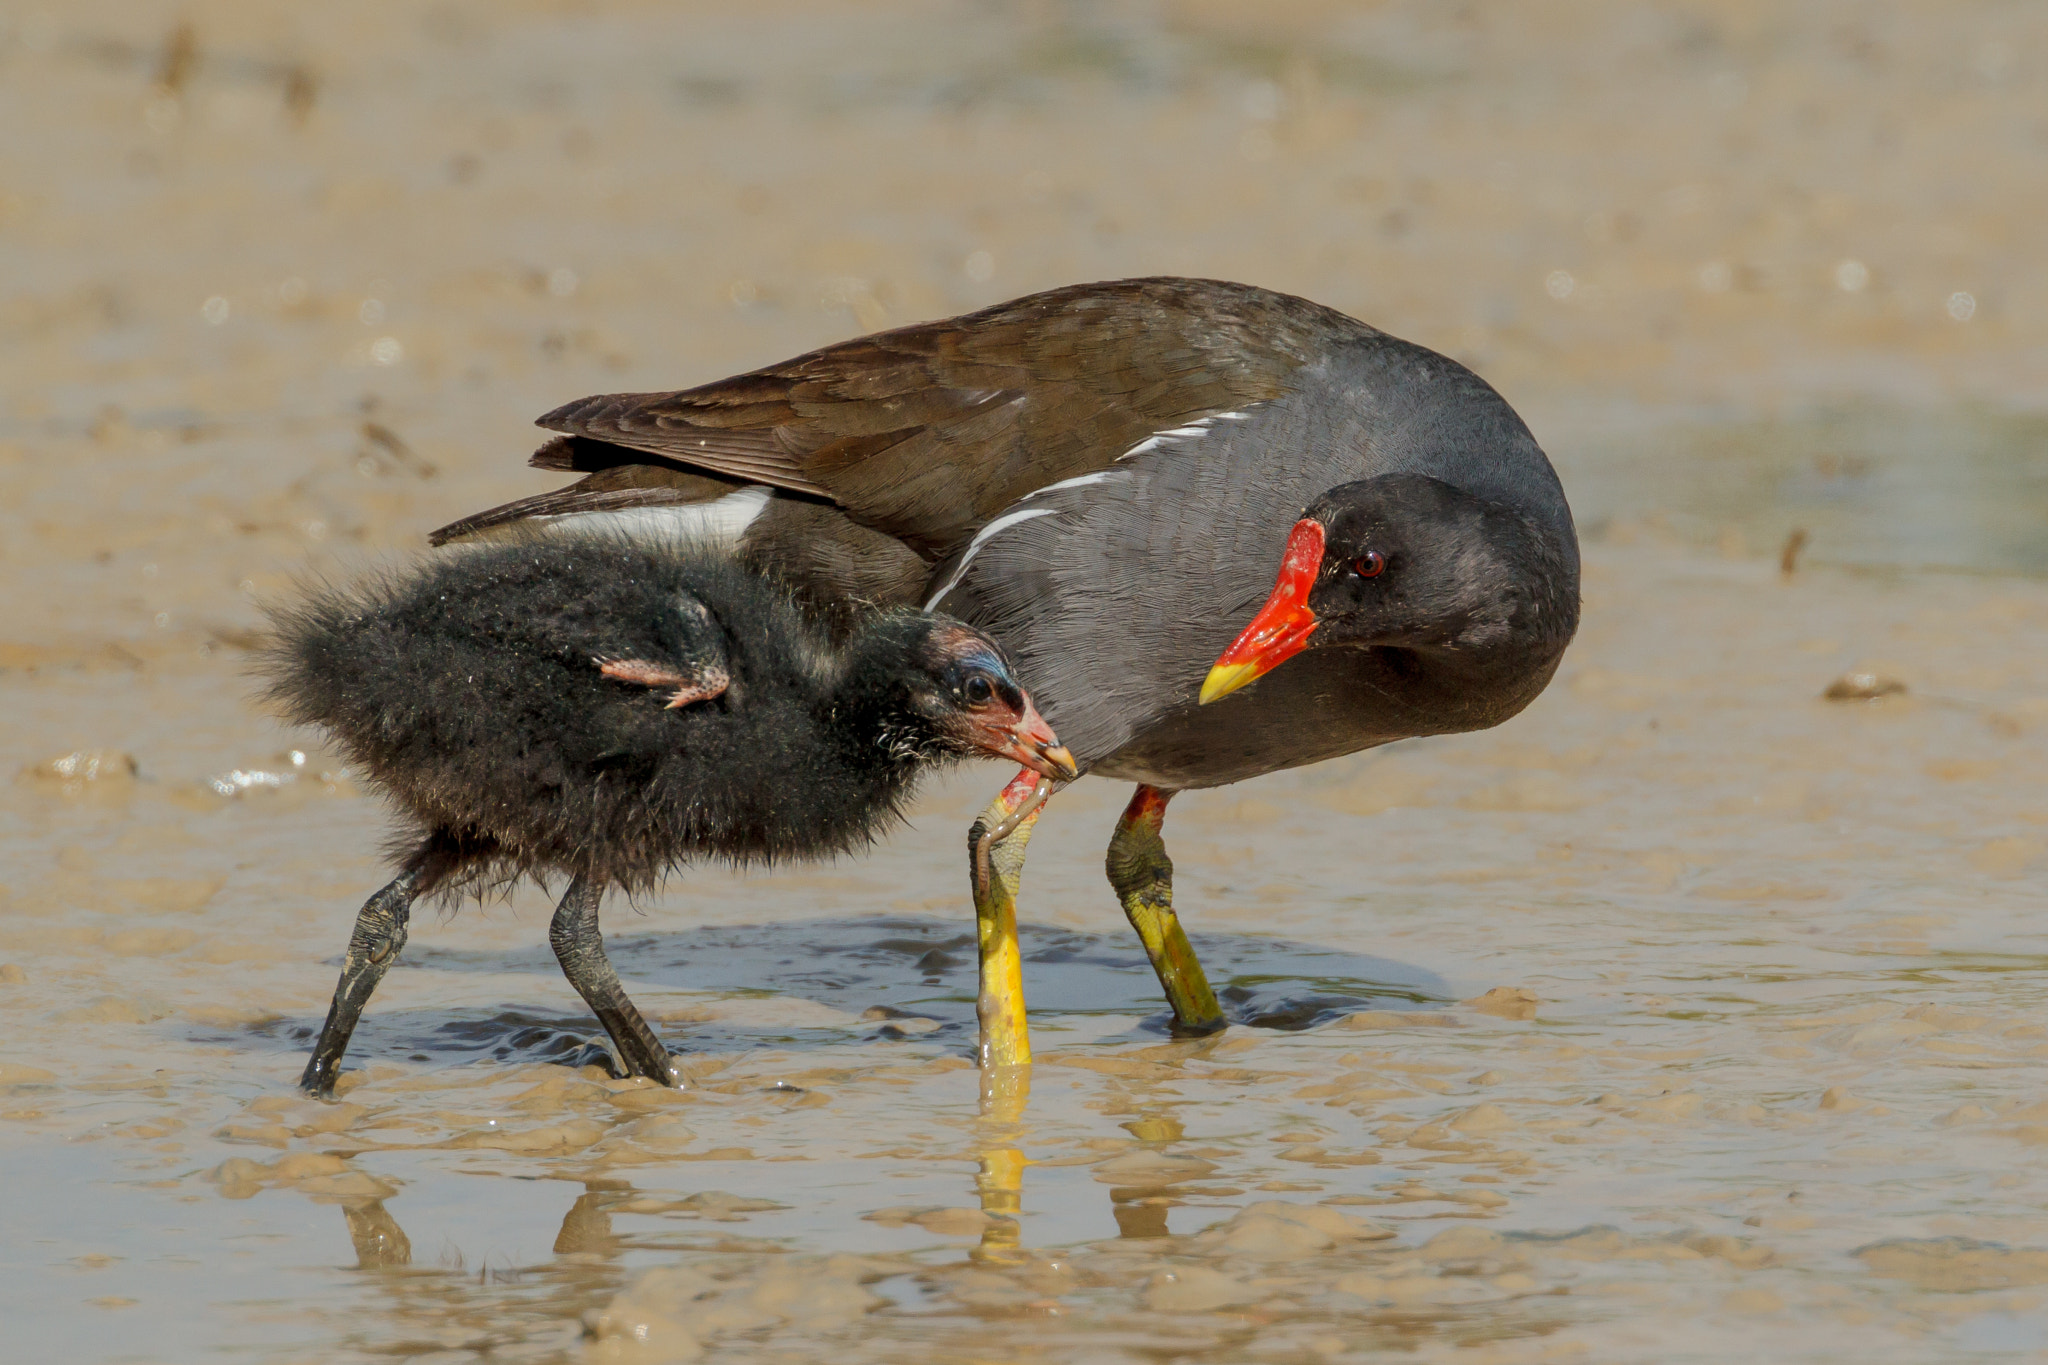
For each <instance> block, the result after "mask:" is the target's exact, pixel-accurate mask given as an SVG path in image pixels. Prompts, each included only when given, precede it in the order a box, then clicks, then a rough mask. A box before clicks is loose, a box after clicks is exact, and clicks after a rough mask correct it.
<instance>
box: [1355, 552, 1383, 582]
mask: <svg viewBox="0 0 2048 1365" xmlns="http://www.w3.org/2000/svg"><path fill="white" fill-rule="evenodd" d="M1386 567H1387V557H1386V556H1385V555H1383V554H1381V553H1380V552H1379V551H1378V550H1367V551H1366V552H1365V553H1364V554H1362V555H1360V556H1359V557H1358V558H1356V559H1354V560H1352V561H1351V571H1352V572H1353V573H1355V574H1357V575H1358V576H1359V577H1360V578H1378V577H1379V576H1380V574H1381V572H1382V571H1383V570H1385V568H1386Z"/></svg>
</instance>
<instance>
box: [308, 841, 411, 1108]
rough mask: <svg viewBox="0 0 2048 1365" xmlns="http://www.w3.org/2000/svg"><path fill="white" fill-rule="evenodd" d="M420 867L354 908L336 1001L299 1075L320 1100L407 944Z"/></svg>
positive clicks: (331, 1089) (330, 1089)
mask: <svg viewBox="0 0 2048 1365" xmlns="http://www.w3.org/2000/svg"><path fill="white" fill-rule="evenodd" d="M422 876H423V873H422V871H421V870H420V869H419V868H417V867H413V868H408V869H406V870H405V871H404V872H401V873H399V874H398V876H397V877H395V878H393V879H392V882H391V884H390V885H389V886H387V887H385V888H384V889H383V890H382V891H379V892H378V893H377V894H376V895H374V896H372V897H370V899H368V900H366V901H364V902H363V908H362V909H361V910H359V911H358V912H356V927H355V930H354V932H352V933H351V934H349V936H348V951H347V952H345V953H343V954H342V957H341V980H340V981H339V982H338V983H337V984H336V985H335V987H334V1003H333V1004H331V1005H329V1006H328V1007H327V1022H326V1023H325V1024H324V1025H322V1026H321V1029H320V1039H319V1041H318V1042H316V1043H314V1044H313V1056H312V1058H311V1059H310V1060H309V1061H307V1063H306V1069H305V1071H304V1072H303V1073H302V1074H301V1075H300V1076H299V1088H300V1089H302V1090H304V1091H305V1092H306V1093H307V1094H309V1095H315V1096H318V1097H319V1098H321V1099H328V1098H331V1097H332V1096H333V1094H334V1078H335V1075H336V1074H337V1073H338V1072H339V1071H340V1070H341V1054H342V1053H344V1052H346V1051H348V1040H349V1035H350V1034H352V1033H354V1032H355V1031H356V1021H357V1020H358V1019H361V1018H362V1017H363V1006H365V1005H367V1004H369V1003H370V994H371V992H373V991H375V990H376V989H377V983H378V982H380V981H382V980H383V979H384V973H386V972H388V971H390V970H391V964H392V963H394V962H396V961H398V954H399V953H400V951H402V950H403V949H404V947H405V930H406V922H407V921H408V920H409V919H410V918H411V917H412V903H413V899H414V897H416V896H418V895H419V892H420V882H421V878H422Z"/></svg>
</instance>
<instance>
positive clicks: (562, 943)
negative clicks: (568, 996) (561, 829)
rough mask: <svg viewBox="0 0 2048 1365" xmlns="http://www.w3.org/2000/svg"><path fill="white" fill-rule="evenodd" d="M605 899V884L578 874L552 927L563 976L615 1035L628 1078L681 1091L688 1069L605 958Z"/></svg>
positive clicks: (550, 933)
mask: <svg viewBox="0 0 2048 1365" xmlns="http://www.w3.org/2000/svg"><path fill="white" fill-rule="evenodd" d="M603 899H604V887H603V885H602V884H600V883H598V882H596V881H594V880H592V879H591V878H588V877H585V876H582V875H580V874H579V875H578V876H576V877H575V878H574V879H573V880H572V881H570V883H569V889H568V891H567V892H566V893H564V894H563V896H562V903H561V905H560V906H558V907H556V909H555V918H554V920H553V921H552V922H551V923H550V924H549V925H548V942H549V944H551V945H552V946H553V947H554V950H555V959H556V961H558V962H560V963H561V964H562V975H564V976H566V977H568V978H569V984H570V985H572V986H574V987H575V988H576V993H577V994H578V995H580V996H582V997H583V1001H584V1003H585V1004H587V1005H589V1006H590V1011H591V1013H593V1014H595V1015H596V1016H597V1019H598V1022H599V1023H601V1024H603V1025H604V1031H605V1032H606V1033H609V1034H610V1035H611V1036H612V1044H613V1046H615V1047H617V1048H618V1050H619V1062H620V1064H621V1065H622V1066H624V1067H625V1069H626V1074H627V1075H629V1076H645V1077H647V1079H649V1080H651V1081H659V1082H661V1084H663V1085H665V1086H668V1087H670V1088H671V1089H675V1090H680V1089H682V1088H683V1073H682V1068H680V1067H678V1066H677V1065H676V1063H675V1059H674V1058H673V1057H671V1056H670V1055H669V1050H668V1049H667V1048H665V1047H663V1046H662V1043H661V1039H660V1038H658V1037H656V1036H655V1033H654V1030H653V1028H651V1027H650V1026H649V1025H648V1023H647V1020H646V1019H644V1018H642V1017H641V1014H640V1011H639V1010H638V1009H636V1008H635V1007H634V1005H633V1002H632V1001H631V1000H630V999H628V998H627V996H626V988H625V987H624V986H621V985H620V984H619V974H618V973H617V972H615V971H613V970H612V964H611V959H610V958H608V957H606V956H605V955H604V935H603V934H601V933H600V932H599V931H598V927H597V905H598V902H599V901H601V900H603Z"/></svg>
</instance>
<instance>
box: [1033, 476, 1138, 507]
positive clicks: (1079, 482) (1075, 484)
mask: <svg viewBox="0 0 2048 1365" xmlns="http://www.w3.org/2000/svg"><path fill="white" fill-rule="evenodd" d="M1122 472H1123V471H1121V470H1117V469H1098V470H1096V471H1095V472H1094V473H1093V474H1077V475H1075V476H1074V477H1073V478H1071V479H1061V480H1060V481H1059V482H1058V483H1049V484H1047V485H1046V486H1045V487H1043V488H1041V489H1039V490H1038V492H1037V493H1026V494H1025V495H1024V496H1023V497H1021V498H1019V499H1017V501H1019V502H1029V501H1031V499H1033V498H1035V497H1037V496H1038V495H1039V493H1057V492H1058V491H1059V490H1060V489H1062V488H1081V487H1084V486H1086V485H1088V484H1091V483H1101V482H1102V481H1103V480H1104V479H1108V478H1114V477H1116V476H1117V475H1119V474H1121V473H1122Z"/></svg>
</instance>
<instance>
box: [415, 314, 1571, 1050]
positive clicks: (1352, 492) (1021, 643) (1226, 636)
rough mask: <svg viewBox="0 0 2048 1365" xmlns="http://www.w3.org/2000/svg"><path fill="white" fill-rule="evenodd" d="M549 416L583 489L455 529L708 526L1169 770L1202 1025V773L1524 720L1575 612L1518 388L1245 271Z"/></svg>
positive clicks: (1130, 765)
mask: <svg viewBox="0 0 2048 1365" xmlns="http://www.w3.org/2000/svg"><path fill="white" fill-rule="evenodd" d="M541 425H542V426H545V427H548V428H550V429H552V430H554V431H557V432H560V433H562V435H561V436H559V437H558V438H557V439H555V440H553V441H550V442H549V443H548V444H547V445H545V446H543V447H542V448H541V450H540V451H539V452H538V453H537V454H536V455H535V456H534V457H533V463H534V464H535V465H537V466H539V467H541V468H544V469H556V470H565V471H574V472H579V473H582V474H583V475H584V476H585V477H584V478H583V479H582V480H581V481H579V482H577V483H576V484H574V485H572V486H570V487H567V488H564V489H560V490H558V491H555V492H550V493H543V494H540V495H538V496H535V497H530V498H525V499H522V500H520V501H518V502H514V503H510V504H507V505H505V506H503V507H499V508H495V509H493V510H491V511H488V512H484V513H481V514H479V515H477V516H474V517H470V518H467V519H465V520H463V521H460V522H457V523H455V524H453V525H451V526H449V527H446V528H444V529H443V530H442V531H440V532H437V533H436V536H435V540H436V543H440V542H442V541H446V540H451V539H457V538H461V537H465V536H471V535H476V534H479V533H485V532H489V531H491V530H493V529H494V528H497V527H502V526H508V525H519V524H527V525H531V524H549V525H587V524H594V523H595V524H602V523H610V524H614V525H620V526H661V527H670V528H676V529H688V530H690V531H692V532H694V533H697V534H702V535H707V536H713V537H717V538H720V539H723V540H726V541H729V542H731V543H734V544H736V545H737V546H738V548H739V550H740V552H741V553H742V554H743V555H744V556H745V557H746V558H747V559H748V560H749V561H750V562H752V563H754V564H756V565H759V566H761V567H763V568H764V569H768V570H770V571H772V572H774V573H777V574H779V575H781V576H782V577H783V578H784V579H785V580H786V581H788V582H789V583H790V584H791V585H792V586H793V587H794V588H795V590H796V591H797V592H798V593H799V594H800V595H801V596H802V598H803V599H804V600H806V601H807V602H808V603H809V604H811V605H812V606H813V607H814V608H817V609H820V610H822V611H824V612H825V613H827V614H828V615H831V614H834V613H837V612H839V611H841V610H843V609H845V608H847V607H848V605H849V604H858V603H869V602H883V603H916V604H920V605H923V606H926V607H928V608H933V609H943V610H945V611H947V612H949V613H951V614H953V615H955V616H958V617H960V618H961V619H963V620H966V621H970V622H972V623H974V624H975V625H977V626H979V627H980V628H982V629H984V630H986V631H987V632H988V633H989V634H990V635H991V636H993V637H994V638H996V639H997V640H999V641H1001V642H1002V644H1003V646H1004V647H1005V649H1006V650H1007V651H1008V652H1009V654H1010V657H1011V658H1012V660H1013V661H1014V662H1015V664H1016V666H1017V670H1018V676H1019V677H1020V678H1022V679H1024V680H1025V681H1026V682H1027V683H1028V685H1029V686H1030V687H1031V689H1032V691H1033V694H1034V695H1035V696H1036V697H1037V698H1038V700H1039V704H1040V705H1041V706H1042V707H1043V708H1044V710H1045V713H1046V716H1047V718H1048V719H1049V720H1050V721H1051V723H1052V724H1053V725H1054V726H1055V727H1056V728H1057V729H1058V731H1059V733H1060V735H1061V737H1062V738H1063V739H1064V740H1065V741H1066V742H1067V744H1068V745H1069V746H1070V747H1071V748H1072V750H1073V752H1074V753H1075V755H1076V756H1077V758H1078V760H1079V762H1080V764H1081V766H1082V769H1083V771H1086V772H1093V773H1097V774H1100V775H1102V776H1106V777H1116V778H1122V779H1124V780H1126V781H1131V782H1136V783H1138V784H1139V790H1138V792H1137V794H1136V796H1135V797H1134V798H1133V800H1132V802H1131V805H1130V808H1129V809H1128V810H1127V811H1126V812H1125V815H1124V818H1123V820H1122V821H1121V822H1120V823H1119V825H1118V829H1117V833H1116V836H1115V838H1114V839H1113V841H1112V843H1111V847H1110V853H1109V860H1108V865H1109V872H1110V878H1111V881H1112V884H1113V885H1114V886H1115V887H1116V889H1117V892H1118V894H1119V896H1120V898H1121V899H1122V900H1123V903H1124V908H1125V911H1126V913H1127V914H1129V916H1130V917H1131V920H1132V923H1133V924H1134V925H1135V926H1136V927H1137V929H1138V930H1139V933H1140V935H1141V937H1143V938H1144V940H1145V944H1146V949H1147V952H1148V954H1149V955H1150V956H1151V958H1152V961H1153V964H1154V966H1155V968H1156V969H1157V970H1158V971H1159V973H1160V978H1161V981H1162V984H1163V985H1164V986H1165V987H1166V990H1167V995H1168V998H1169V1000H1170V1001H1171V1002H1172V1004H1173V1006H1174V1011H1175V1015H1176V1019H1177V1021H1178V1023H1179V1024H1180V1025H1181V1026H1182V1027H1184V1028H1190V1029H1205V1028H1211V1027H1216V1026H1218V1025H1220V1023H1221V1022H1222V1015H1221V1012H1220V1010H1219V1009H1218V1008H1217V1005H1216V1002H1215V998H1214V996H1213V994H1212V993H1211V992H1210V990H1209V988H1208V985H1207V982H1206V981H1205V980H1203V978H1202V973H1201V968H1200V965H1199V963H1197V962H1196V961H1195V959H1194V956H1193V953H1192V951H1191V950H1189V948H1188V946H1187V942H1186V939H1185V936H1184V935H1183V934H1182V932H1181V930H1180V927H1179V923H1178V920H1177V919H1176V918H1175V917H1174V914H1173V910H1172V899H1171V896H1172V891H1171V870H1172V865H1171V863H1170V862H1169V861H1168V860H1167V858H1166V855H1165V850H1164V847H1163V845H1162V843H1161V841H1160V837H1159V830H1160V824H1161V821H1162V819H1163V816H1164V811H1165V804H1166V801H1167V799H1168V798H1169V797H1170V796H1171V795H1172V793H1174V792H1175V791H1178V790H1181V789H1183V788H1188V787H1208V786H1216V785H1218V784H1221V783H1227V782H1236V781H1239V780H1241V779H1243V778H1247V777H1254V776H1257V775H1258V774H1260V773H1267V772H1272V771H1275V770H1276V769H1281V768H1290V767H1295V766H1298V765H1301V764H1305V763H1314V762H1317V761H1319V760H1322V759H1326V758H1333V757H1336V756H1337V755H1340V754H1347V753H1352V752H1354V751H1356V750H1359V749H1364V748H1368V747H1371V746H1373V745H1377V744H1385V743H1388V742H1389V741H1392V740H1396V739H1403V738H1407V737H1410V736H1415V735H1426V734H1440V733H1446V732H1452V731H1465V730H1477V729H1482V728H1484V727H1487V726H1491V725H1496V724H1499V723H1500V722H1501V721H1503V720H1506V719H1507V718H1508V717H1510V716H1512V715H1514V714H1515V713H1516V712H1518V711H1520V710H1521V709H1522V708H1523V707H1524V706H1526V705H1528V703H1529V701H1530V700H1531V699H1532V698H1534V697H1535V696H1536V695H1537V694H1538V693H1539V692H1540V691H1542V689H1543V687H1544V685H1545V684H1546V683H1547V682H1548V681H1549V679H1550V677H1551V674H1552V673H1553V672H1554V671H1555V670H1556V668H1557V664H1558V660H1559V658H1560V657H1561V655H1562V653H1563V651H1564V648H1565V646H1566V644H1567V643H1568V642H1569V641H1570V640H1571V638H1572V634H1573V632H1574V630H1575V629H1576V627H1577V623H1578V610H1579V592H1578V587H1579V558H1578V541H1577V538H1576V536H1575V534H1574V532H1573V527H1572V518H1571V512H1570V509H1569V508H1568V507H1567V505H1566V503H1565V498H1564V493H1563V490H1562V489H1561V488H1560V487H1559V485H1558V481H1557V476H1556V475H1555V473H1554V472H1553V471H1552V469H1551V467H1550V463H1549V461H1548V460H1547V459H1545V458H1544V455H1543V452H1542V450H1541V449H1540V448H1539V447H1538V446H1537V444H1536V441H1535V439H1534V438H1533V437H1532V436H1531V435H1530V434H1529V430H1528V428H1527V427H1526V426H1524V425H1523V423H1522V421H1521V419H1520V418H1519V417H1517V416H1516V415H1515V412H1514V410H1513V409H1512V408H1510V407H1509V406H1508V404H1507V403H1506V402H1505V401H1504V400H1503V399H1502V398H1501V397H1500V395H1499V394H1497V393H1495V392H1494V390H1493V389H1492V388H1490V387H1488V385H1487V384H1486V383H1485V382H1484V381H1483V380H1481V379H1480V378H1479V377H1478V376H1476V375H1474V374H1473V373H1472V372H1471V371H1469V370H1467V369H1466V368H1465V367H1464V366H1462V365H1459V364H1458V363H1456V362H1455V361H1452V360H1449V359H1447V358H1445V357H1444V356H1441V355H1438V354H1436V353H1435V352H1433V351H1430V350H1427V349H1425V348H1423V347H1421V346H1417V345H1414V344H1412V343H1409V342H1405V341H1401V340H1399V339H1397V338H1395V337H1391V336H1388V335H1387V334H1386V333H1384V332H1380V331H1377V330H1375V329H1373V328H1371V327H1368V326H1366V325H1365V324H1364V323H1361V322H1358V321H1356V320H1354V319H1352V318H1349V317H1346V316H1344V315H1343V314H1341V313H1338V312H1335V311H1334V310H1332V309H1329V308H1325V307H1323V306H1321V305H1319V304H1315V303H1311V302H1309V301H1307V300H1305V299H1299V298H1293V297H1289V296H1287V295H1284V294H1277V293H1273V292H1271V291H1270V290H1265V289H1258V288H1254V287H1252V286H1249V285H1242V284H1229V283H1224V282H1220V281H1213V280H1191V279H1171V278H1163V279H1141V280H1124V281H1117V282H1113V283H1104V284H1088V285H1076V286H1072V287H1069V288H1064V289H1055V290H1050V291H1048V292H1045V293H1042V294H1033V295H1030V296H1028V297H1025V298H1021V299H1017V300H1014V301H1012V302H1009V303H1004V304H999V305H997V306H995V307H993V308H987V309H983V310H982V311H980V312H976V313H970V314H967V315H965V316H963V317H958V318H951V319H947V320H944V321H940V322H930V323H919V324H915V325H912V326H908V327H902V328H897V329H895V330H893V331H887V332H881V333H877V334H875V335H873V336H867V337H861V338H858V339H855V340H852V341H847V342H843V343H840V344H838V345H835V346H830V347H827V348H825V349H823V350H820V351H815V352H812V353H811V354H809V355H805V356H800V357H798V358H797V359H794V360H790V361H787V362H785V363H783V364H779V365H770V366H767V367H765V368H763V369H759V370H755V371H752V372H750V373H748V374H744V375H739V376H736V377H734V378H731V379H725V380H719V381H717V382H714V383H710V384H706V385H703V386H701V387H698V388H694V389H687V390H683V391H680V392H675V393H653V394H610V395H600V396H597V397H593V398H586V399H582V400H580V401H578V402H575V403H571V404H568V405H567V406H565V407H562V408H559V409H557V410H556V411H554V412H552V413H549V414H548V415H547V416H546V417H544V418H542V419H541ZM1311 528H1313V529H1311ZM1318 540H1320V541H1321V543H1320V544H1317V543H1316V542H1317V541H1318ZM1276 574H1277V575H1278V582H1277V584H1276ZM1262 602H1264V603H1265V604H1266V605H1265V608H1264V609H1263V610H1261V603H1262ZM1248 622H1250V623H1251V624H1250V626H1249V627H1247V623H1248ZM1240 633H1243V634H1244V636H1245V638H1244V639H1243V640H1240V641H1239V642H1238V644H1237V645H1236V646H1235V647H1232V642H1233V639H1235V638H1236V637H1238V636H1239V635H1240ZM1226 648H1229V649H1230V652H1229V653H1228V654H1226V653H1225V651H1226ZM1289 656H1294V657H1292V659H1291V661H1289V662H1287V663H1286V664H1285V666H1284V667H1277V668H1276V665H1279V664H1281V662H1282V660H1283V659H1288V658H1289ZM1212 664H1218V665H1220V676H1219V673H1212V672H1211V665H1212ZM1205 675H1206V677H1207V683H1206V687H1205ZM1261 675H1264V676H1261ZM1255 678H1257V679H1259V680H1258V681H1257V683H1256V685H1251V686H1247V684H1248V683H1251V682H1252V680H1253V679H1255ZM1205 691H1206V697H1205V695H1204V694H1205ZM1204 700H1206V701H1207V702H1208V703H1209V704H1207V705H1203V704H1201V703H1202V702H1203V701H1204Z"/></svg>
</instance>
